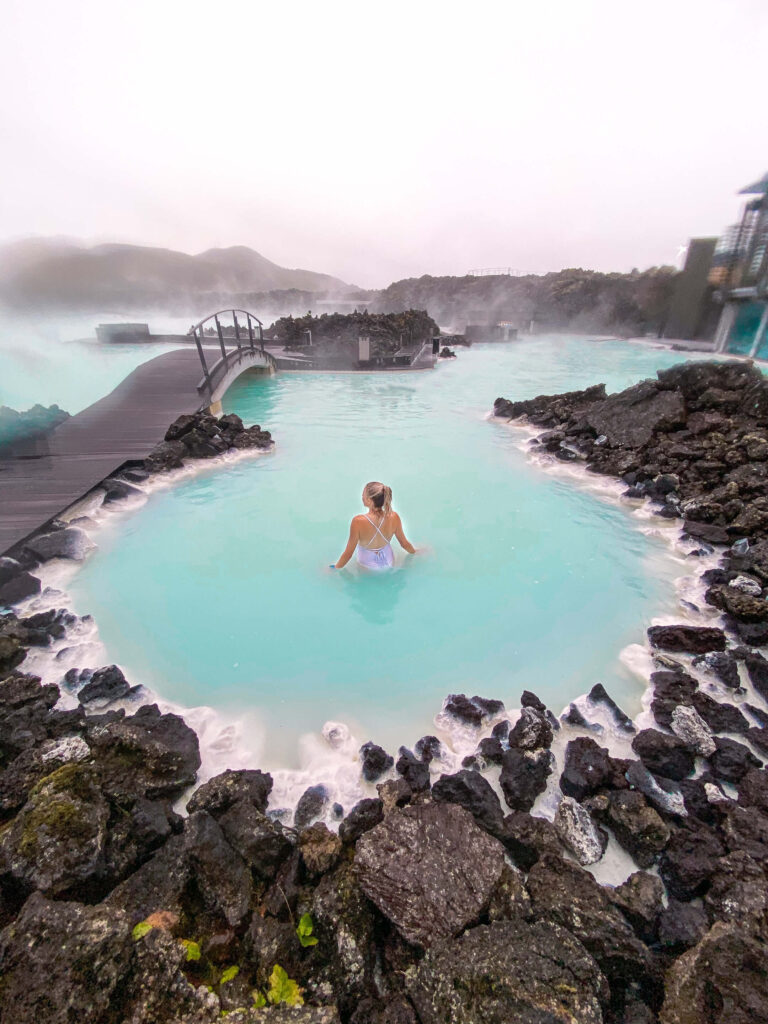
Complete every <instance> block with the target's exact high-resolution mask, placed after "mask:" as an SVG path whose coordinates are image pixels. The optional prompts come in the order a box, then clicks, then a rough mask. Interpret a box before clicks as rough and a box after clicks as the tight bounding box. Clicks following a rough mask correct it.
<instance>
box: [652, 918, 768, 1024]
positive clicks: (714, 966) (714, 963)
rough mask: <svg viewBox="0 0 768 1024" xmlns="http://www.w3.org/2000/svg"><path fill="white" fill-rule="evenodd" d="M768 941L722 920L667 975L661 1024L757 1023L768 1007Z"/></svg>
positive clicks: (751, 931) (762, 1018)
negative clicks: (705, 1023) (767, 958)
mask: <svg viewBox="0 0 768 1024" xmlns="http://www.w3.org/2000/svg"><path fill="white" fill-rule="evenodd" d="M765 955H766V943H765V940H764V939H763V938H762V936H758V935H757V934H756V933H755V932H754V931H753V930H751V929H745V928H744V927H743V926H742V925H740V924H737V923H733V924H730V923H729V924H725V923H722V922H717V923H716V924H715V925H713V927H712V928H711V929H710V931H709V932H708V933H707V934H706V935H705V936H704V938H703V939H702V940H701V942H700V943H699V944H698V945H697V946H694V948H693V949H691V950H689V951H688V952H687V953H684V954H683V955H682V956H681V957H679V958H678V959H677V960H676V961H675V962H674V963H673V964H672V966H671V967H670V969H669V971H668V973H667V977H666V991H665V996H664V1005H663V1007H662V1009H661V1014H660V1017H659V1020H660V1022H661V1024H688V1022H692V1024H693V1022H698V1021H713V1022H714V1021H715V1020H719V1021H723V1024H725V1021H727V1022H728V1024H756V1022H757V1021H760V1020H764V1019H765V1008H766V1006H768V974H766V971H765V967H764V965H765Z"/></svg>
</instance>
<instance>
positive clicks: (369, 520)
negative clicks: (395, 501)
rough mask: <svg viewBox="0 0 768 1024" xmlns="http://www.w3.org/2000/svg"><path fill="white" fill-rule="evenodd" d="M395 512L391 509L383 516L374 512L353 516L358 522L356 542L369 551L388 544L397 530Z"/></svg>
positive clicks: (396, 515)
mask: <svg viewBox="0 0 768 1024" xmlns="http://www.w3.org/2000/svg"><path fill="white" fill-rule="evenodd" d="M399 518H400V517H399V516H398V514H397V512H393V511H392V510H391V509H390V511H389V512H387V513H386V514H385V515H383V516H377V515H376V513H375V512H374V513H371V514H370V515H359V516H355V519H356V520H357V522H358V530H359V533H358V543H359V544H360V546H361V547H364V548H367V549H368V550H369V551H378V549H379V548H383V547H385V546H386V545H387V544H389V543H390V542H391V540H392V538H393V537H394V535H395V533H396V532H397V523H398V520H399Z"/></svg>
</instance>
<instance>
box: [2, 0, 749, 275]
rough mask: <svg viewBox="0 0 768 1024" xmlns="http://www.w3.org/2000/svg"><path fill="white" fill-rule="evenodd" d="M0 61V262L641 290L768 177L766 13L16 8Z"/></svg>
mask: <svg viewBox="0 0 768 1024" xmlns="http://www.w3.org/2000/svg"><path fill="white" fill-rule="evenodd" d="M0 39H1V40H2V44H1V45H2V65H1V68H0V121H1V123H0V131H2V139H3V157H2V181H3V188H2V191H1V192H0V239H10V238H18V237H22V236H27V235H69V236H76V237H78V238H85V239H88V240H98V241H129V242H135V243H143V244H149V245H162V246H168V247H171V248H178V249H182V250H184V251H186V252H198V251H201V250H203V249H206V248H209V247H211V246H227V245H234V244H244V245H249V246H252V247H253V248H255V249H257V250H258V251H259V252H261V253H263V254H264V255H265V256H267V257H268V258H270V259H272V260H274V261H276V262H277V263H280V264H282V265H285V266H291V267H293V266H302V267H307V268H310V269H315V270H322V271H326V272H328V273H332V274H336V275H338V276H340V277H342V278H344V279H345V280H347V281H353V282H355V283H358V284H363V285H383V284H386V283H388V282H389V281H390V280H393V279H396V278H400V277H407V276H418V275H420V274H423V273H431V274H463V273H465V272H466V271H467V270H468V269H471V268H476V267H490V266H512V267H515V268H519V269H521V270H524V271H530V272H542V271H547V270H556V269H560V268H561V267H569V266H583V267H591V268H595V269H600V270H611V269H613V270H629V269H631V268H632V267H633V266H637V267H645V266H649V265H652V264H658V263H673V262H675V259H676V258H677V256H678V253H679V249H680V246H681V245H684V244H685V243H686V241H687V239H688V238H689V237H690V236H691V235H708V234H718V233H719V232H720V231H721V229H722V228H723V227H725V226H726V225H727V224H728V223H730V222H731V221H733V220H734V219H735V218H736V216H737V213H738V210H739V208H740V205H741V200H740V199H738V198H737V197H736V195H735V192H736V191H737V190H738V189H739V188H740V187H742V186H743V185H746V184H747V183H748V182H751V181H753V180H754V179H756V178H758V177H760V176H761V175H762V174H763V172H764V171H766V170H768V131H767V130H766V128H767V125H766V119H767V115H766V104H765V82H766V63H765V62H766V54H767V53H768V4H767V3H765V0H754V2H753V0H697V2H688V0H664V2H657V0H643V2H641V3H628V2H621V0H609V2H602V0H549V2H547V0H538V2H536V3H533V2H531V0H525V2H523V3H518V2H516V0H504V2H486V0H474V2H472V3H469V4H467V3H464V4H449V3H446V2H440V3H436V2H432V0H405V2H403V0H388V2H387V3H377V4H373V3H363V2H360V0H357V2H354V3H353V2H347V0H327V2H325V3H318V2H317V0H315V2H312V3H309V2H303V0H302V2H290V0H282V2H280V0H270V2H268V3H266V2H263V0H215V2H212V0H206V2H196V0H183V2H177V0H130V2H129V0H2V2H1V3H0Z"/></svg>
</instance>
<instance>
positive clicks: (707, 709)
mask: <svg viewBox="0 0 768 1024" xmlns="http://www.w3.org/2000/svg"><path fill="white" fill-rule="evenodd" d="M691 705H692V706H693V707H694V708H695V709H696V711H697V712H698V713H699V714H700V715H701V717H702V718H703V719H704V721H705V722H706V723H707V725H708V726H709V728H710V729H711V730H712V731H713V732H746V730H747V729H748V728H749V722H748V721H747V720H746V718H745V717H744V715H742V713H741V712H740V711H739V709H738V708H737V707H735V706H734V705H733V704H726V703H722V704H721V703H719V702H718V701H716V700H713V699H712V697H710V696H709V694H706V693H702V692H701V691H698V692H697V693H694V695H693V697H692V698H691Z"/></svg>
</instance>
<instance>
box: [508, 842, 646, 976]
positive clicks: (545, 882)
mask: <svg viewBox="0 0 768 1024" xmlns="http://www.w3.org/2000/svg"><path fill="white" fill-rule="evenodd" d="M527 888H528V892H529V893H530V896H531V904H532V910H533V914H534V917H535V918H536V919H537V920H541V919H544V920H549V921H553V922H555V923H556V924H559V925H561V926H562V927H563V928H566V929H567V930H568V931H569V932H570V933H571V934H572V935H574V936H575V937H576V938H577V939H578V940H579V941H580V942H581V943H582V944H583V945H584V946H585V948H586V949H587V951H588V952H589V953H591V954H592V956H593V957H594V958H595V960H596V961H597V963H598V964H599V966H600V969H601V970H602V971H603V973H604V974H605V975H606V977H607V978H608V980H609V981H610V983H611V986H612V988H613V986H616V987H617V988H618V989H622V988H624V987H627V986H628V985H630V984H632V983H635V984H638V985H640V986H641V988H642V989H643V990H645V991H646V993H647V994H648V995H650V994H651V992H652V991H654V990H655V989H656V988H657V985H658V979H657V978H656V971H655V967H654V963H653V959H652V957H651V954H650V953H649V952H648V950H647V948H646V947H645V945H644V944H643V943H642V942H641V941H640V940H639V939H638V938H637V936H636V935H635V933H634V931H633V930H632V928H631V926H630V925H629V923H628V922H627V920H626V919H625V917H624V915H623V914H622V913H621V911H620V910H618V909H617V908H616V907H615V906H614V905H613V904H612V903H611V901H610V900H609V898H608V895H607V893H606V891H605V890H604V889H603V888H602V886H600V885H598V884H597V882H596V881H595V880H594V878H593V877H592V875H590V874H589V872H588V871H584V870H583V869H582V868H579V867H576V865H574V864H570V863H569V862H568V861H565V860H560V859H559V858H552V857H544V858H542V859H541V860H539V861H538V863H536V864H534V866H533V867H532V868H531V870H530V873H529V875H528V882H527Z"/></svg>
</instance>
